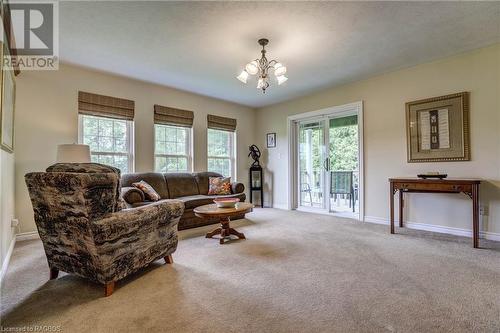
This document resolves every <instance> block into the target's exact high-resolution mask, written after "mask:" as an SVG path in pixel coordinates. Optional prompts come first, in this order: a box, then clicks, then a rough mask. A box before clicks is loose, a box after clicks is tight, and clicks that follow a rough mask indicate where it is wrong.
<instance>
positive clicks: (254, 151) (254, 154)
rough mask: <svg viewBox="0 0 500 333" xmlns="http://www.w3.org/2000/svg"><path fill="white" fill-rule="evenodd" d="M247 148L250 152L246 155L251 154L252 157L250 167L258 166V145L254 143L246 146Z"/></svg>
mask: <svg viewBox="0 0 500 333" xmlns="http://www.w3.org/2000/svg"><path fill="white" fill-rule="evenodd" d="M248 150H250V153H248V156H251V157H252V159H253V163H252V167H260V163H259V158H260V150H259V147H257V146H256V145H251V146H250V147H248Z"/></svg>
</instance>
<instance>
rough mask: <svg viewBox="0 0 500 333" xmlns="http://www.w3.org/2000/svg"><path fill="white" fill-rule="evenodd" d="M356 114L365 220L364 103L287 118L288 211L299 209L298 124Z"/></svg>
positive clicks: (360, 208)
mask: <svg viewBox="0 0 500 333" xmlns="http://www.w3.org/2000/svg"><path fill="white" fill-rule="evenodd" d="M353 111H354V112H356V113H357V115H358V133H359V136H358V140H359V142H358V144H359V146H358V147H359V193H358V196H359V220H360V221H364V219H365V209H364V205H365V190H364V189H365V186H364V185H365V181H364V178H365V177H364V174H365V169H364V145H363V142H364V138H363V136H364V133H363V129H364V126H363V101H359V102H354V103H349V104H344V105H339V106H333V107H328V108H324V109H321V110H316V111H310V112H305V113H300V114H295V115H292V116H289V117H287V133H288V191H287V192H288V198H287V206H288V209H290V210H292V209H296V208H297V207H298V198H297V193H296V192H297V191H296V189H297V187H298V175H297V174H296V173H297V172H296V171H297V126H296V123H297V122H298V121H300V120H303V119H310V118H313V117H318V118H320V117H325V116H329V115H332V114H334V115H335V116H342V114H344V113H345V114H352V113H353Z"/></svg>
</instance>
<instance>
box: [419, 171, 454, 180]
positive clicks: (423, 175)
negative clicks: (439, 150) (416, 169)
mask: <svg viewBox="0 0 500 333" xmlns="http://www.w3.org/2000/svg"><path fill="white" fill-rule="evenodd" d="M417 177H418V178H422V179H429V178H431V179H444V178H446V177H448V175H447V174H445V173H439V172H427V173H421V174H418V175H417Z"/></svg>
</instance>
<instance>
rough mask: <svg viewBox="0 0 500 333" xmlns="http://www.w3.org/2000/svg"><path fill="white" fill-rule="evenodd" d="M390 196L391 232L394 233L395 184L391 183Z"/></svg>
mask: <svg viewBox="0 0 500 333" xmlns="http://www.w3.org/2000/svg"><path fill="white" fill-rule="evenodd" d="M390 190H391V192H390V198H389V202H390V206H391V234H393V233H394V184H393V183H391V186H390Z"/></svg>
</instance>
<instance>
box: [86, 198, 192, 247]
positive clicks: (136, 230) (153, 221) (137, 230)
mask: <svg viewBox="0 0 500 333" xmlns="http://www.w3.org/2000/svg"><path fill="white" fill-rule="evenodd" d="M183 213H184V203H183V202H182V201H180V200H161V201H158V202H155V203H152V204H150V205H147V206H143V207H138V208H131V209H124V210H122V211H119V212H116V213H112V214H109V215H108V216H106V217H105V218H102V219H100V220H96V221H93V222H92V223H91V228H92V231H93V234H94V241H95V243H96V245H98V244H103V243H105V242H117V241H119V240H123V241H125V242H126V241H130V239H131V238H134V239H137V238H140V237H141V235H144V234H148V233H152V232H160V233H161V231H160V230H159V229H162V228H165V227H166V228H167V229H172V230H175V231H177V223H178V222H179V219H180V217H181V215H182V214H183ZM164 236H165V237H167V236H168V235H164Z"/></svg>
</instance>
